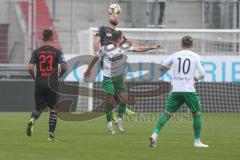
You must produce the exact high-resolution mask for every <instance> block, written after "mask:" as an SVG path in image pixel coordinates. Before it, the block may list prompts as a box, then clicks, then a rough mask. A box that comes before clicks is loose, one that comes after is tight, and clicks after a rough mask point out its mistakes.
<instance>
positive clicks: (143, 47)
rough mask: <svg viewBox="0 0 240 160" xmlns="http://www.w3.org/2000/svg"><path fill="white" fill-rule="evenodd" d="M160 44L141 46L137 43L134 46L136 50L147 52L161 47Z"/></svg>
mask: <svg viewBox="0 0 240 160" xmlns="http://www.w3.org/2000/svg"><path fill="white" fill-rule="evenodd" d="M159 48H160V45H153V46H139V45H135V46H133V49H134V51H136V52H146V51H149V50H153V49H159Z"/></svg>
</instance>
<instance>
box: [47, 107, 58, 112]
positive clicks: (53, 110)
mask: <svg viewBox="0 0 240 160" xmlns="http://www.w3.org/2000/svg"><path fill="white" fill-rule="evenodd" d="M49 111H50V112H57V111H56V109H55V108H50V109H49Z"/></svg>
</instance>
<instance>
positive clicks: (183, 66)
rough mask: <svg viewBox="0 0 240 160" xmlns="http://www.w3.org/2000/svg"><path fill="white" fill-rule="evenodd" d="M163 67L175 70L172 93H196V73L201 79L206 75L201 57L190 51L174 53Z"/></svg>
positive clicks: (173, 71) (173, 72)
mask: <svg viewBox="0 0 240 160" xmlns="http://www.w3.org/2000/svg"><path fill="white" fill-rule="evenodd" d="M163 65H164V66H166V67H170V66H172V68H173V70H172V81H171V84H172V92H196V90H195V87H194V83H195V80H194V77H195V76H196V71H198V73H199V74H200V76H201V77H203V76H204V74H205V71H204V69H203V66H202V64H201V59H200V56H199V55H198V54H196V53H194V52H193V51H190V50H182V51H178V52H176V53H174V54H173V55H171V56H170V57H169V58H168V59H167V60H165V61H164V63H163Z"/></svg>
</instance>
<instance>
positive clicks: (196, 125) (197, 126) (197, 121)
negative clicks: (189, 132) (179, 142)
mask: <svg viewBox="0 0 240 160" xmlns="http://www.w3.org/2000/svg"><path fill="white" fill-rule="evenodd" d="M201 126H202V120H201V115H193V130H194V138H195V139H200V134H201V128H202V127H201Z"/></svg>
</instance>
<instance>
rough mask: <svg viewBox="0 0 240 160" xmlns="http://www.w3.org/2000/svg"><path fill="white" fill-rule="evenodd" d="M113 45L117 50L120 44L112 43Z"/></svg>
mask: <svg viewBox="0 0 240 160" xmlns="http://www.w3.org/2000/svg"><path fill="white" fill-rule="evenodd" d="M113 45H114V46H115V47H116V48H119V47H120V45H121V44H120V43H114V42H113Z"/></svg>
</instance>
